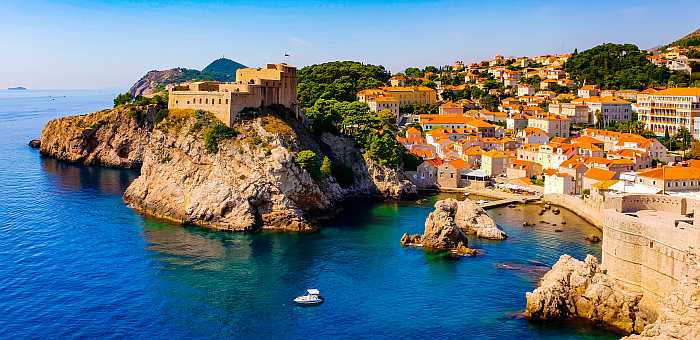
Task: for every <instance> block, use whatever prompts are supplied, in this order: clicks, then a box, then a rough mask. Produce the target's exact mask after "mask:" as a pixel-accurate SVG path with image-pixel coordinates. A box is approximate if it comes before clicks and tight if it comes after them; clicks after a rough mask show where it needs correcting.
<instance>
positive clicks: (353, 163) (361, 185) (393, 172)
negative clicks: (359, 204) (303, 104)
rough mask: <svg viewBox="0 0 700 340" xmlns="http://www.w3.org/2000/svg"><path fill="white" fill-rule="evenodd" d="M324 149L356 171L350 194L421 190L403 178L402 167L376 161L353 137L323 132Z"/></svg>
mask: <svg viewBox="0 0 700 340" xmlns="http://www.w3.org/2000/svg"><path fill="white" fill-rule="evenodd" d="M320 141H321V143H322V146H323V147H325V149H326V150H325V151H328V153H330V154H331V156H332V157H333V158H334V159H335V160H336V161H338V162H340V163H342V164H343V165H344V166H346V167H348V168H350V169H351V170H352V173H353V174H354V181H353V184H352V186H350V187H349V188H347V190H345V194H346V195H347V196H349V197H352V196H355V197H367V196H378V197H383V198H394V199H400V198H411V197H415V196H417V194H418V189H417V188H416V186H415V185H414V184H413V183H411V182H410V181H408V180H406V179H404V174H403V171H401V170H398V169H392V168H387V167H384V166H381V165H378V164H376V163H375V162H373V161H372V160H371V159H368V158H366V157H364V156H363V155H362V154H361V153H360V152H358V150H357V147H356V146H355V143H354V141H353V140H352V139H350V138H347V137H341V136H338V135H334V134H330V133H324V134H323V135H322V136H321V140H320Z"/></svg>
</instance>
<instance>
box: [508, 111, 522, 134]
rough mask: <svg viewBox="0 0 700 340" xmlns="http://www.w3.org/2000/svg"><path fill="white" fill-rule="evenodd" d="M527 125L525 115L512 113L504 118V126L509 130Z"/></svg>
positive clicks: (520, 128) (519, 128)
mask: <svg viewBox="0 0 700 340" xmlns="http://www.w3.org/2000/svg"><path fill="white" fill-rule="evenodd" d="M526 127H527V116H524V115H521V114H512V115H511V116H509V117H508V118H506V128H508V129H509V130H522V129H524V128H526Z"/></svg>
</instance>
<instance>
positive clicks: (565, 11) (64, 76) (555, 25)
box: [0, 0, 700, 89]
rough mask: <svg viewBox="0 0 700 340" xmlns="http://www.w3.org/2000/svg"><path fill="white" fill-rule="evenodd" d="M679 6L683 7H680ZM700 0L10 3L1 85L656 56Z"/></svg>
mask: <svg viewBox="0 0 700 340" xmlns="http://www.w3.org/2000/svg"><path fill="white" fill-rule="evenodd" d="M671 3H672V5H670V4H671ZM698 14H700V1H697V0H688V1H686V0H674V1H672V2H668V1H595V0H589V1H554V0H550V1H508V0H500V1H468V0H464V1H393V0H384V1H364V0H356V1H333V0H326V1H307V2H297V1H286V0H283V1H262V0H258V1H181V0H175V1H135V0H132V1H118V0H110V1H96V0H95V1H92V0H91V1H34V0H17V1H15V0H3V1H0V46H1V47H2V48H1V49H0V51H2V53H0V89H2V88H6V87H10V86H25V87H28V88H32V89H127V88H128V87H129V86H130V85H131V84H132V83H134V82H135V81H136V80H138V79H139V78H140V77H141V76H143V75H144V74H145V73H146V72H147V71H149V70H154V69H158V70H161V69H168V68H172V67H187V68H194V69H200V70H201V69H202V68H204V67H205V66H206V65H207V64H209V63H210V62H211V61H212V60H214V59H216V58H220V57H221V56H225V57H227V58H230V59H233V60H235V61H237V62H240V63H242V64H244V65H247V66H251V67H252V66H260V65H264V64H266V63H272V62H280V61H282V58H283V54H284V53H287V54H289V55H290V56H289V57H288V58H287V60H286V62H288V63H290V64H293V65H296V66H299V67H302V66H305V65H310V64H315V63H321V62H326V61H333V60H357V61H361V62H365V63H371V64H380V65H384V66H385V67H386V68H387V69H388V70H390V71H391V72H394V73H395V72H400V71H402V70H404V69H405V68H406V67H412V66H418V67H423V66H425V65H445V64H451V63H452V62H453V61H455V60H463V61H465V62H474V61H478V60H481V59H486V58H490V57H493V56H494V55H495V54H503V55H506V56H534V55H539V54H549V53H552V54H553V53H565V52H571V51H573V49H574V48H578V50H579V51H582V50H585V49H587V48H590V47H593V46H595V45H598V44H601V43H605V42H614V43H633V44H636V45H638V46H639V47H640V48H651V47H655V46H658V45H661V44H665V43H668V42H671V41H673V40H675V39H677V38H679V37H681V36H683V35H685V34H687V33H689V32H691V31H693V30H695V29H697V28H700V15H698Z"/></svg>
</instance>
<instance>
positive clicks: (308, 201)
mask: <svg viewBox="0 0 700 340" xmlns="http://www.w3.org/2000/svg"><path fill="white" fill-rule="evenodd" d="M155 116H156V110H155V108H154V107H152V106H143V107H134V106H124V107H118V108H115V109H110V110H103V111H99V112H95V113H91V114H87V115H81V116H73V117H64V118H59V119H56V120H53V121H50V122H49V123H48V124H47V125H46V127H45V129H44V130H43V132H42V136H41V140H40V141H39V142H38V143H34V144H37V145H39V146H40V151H41V153H42V155H44V156H48V157H53V158H57V159H60V160H64V161H68V162H73V163H80V164H83V165H103V166H111V167H121V168H138V167H140V168H141V175H140V176H139V177H138V178H137V179H136V180H135V181H134V182H133V183H131V185H130V186H129V188H128V189H127V191H126V193H125V194H124V200H125V201H126V202H127V203H128V204H129V205H130V206H131V207H133V208H135V209H136V210H139V211H141V212H143V213H145V214H148V215H152V216H155V217H159V218H163V219H167V220H170V221H173V222H177V223H191V224H195V225H199V226H203V227H207V228H212V229H217V230H231V231H259V230H279V231H295V232H298V231H313V230H316V228H317V225H318V223H317V222H318V221H319V220H320V219H323V218H327V217H329V216H332V215H333V214H335V212H336V211H337V207H338V206H339V203H341V202H342V201H343V200H345V199H347V198H354V197H377V198H380V199H381V198H396V199H399V198H406V197H411V196H414V195H416V193H417V191H416V188H415V186H414V185H412V184H411V183H410V182H408V181H406V180H404V179H403V173H402V172H401V171H400V170H397V169H390V168H387V167H384V166H380V165H378V164H375V163H374V162H372V161H371V160H369V159H365V157H363V155H362V153H361V152H360V150H358V149H357V148H356V147H355V146H354V143H353V141H352V140H350V139H348V138H344V137H339V136H335V135H331V134H325V135H324V136H322V137H321V138H319V137H316V136H313V135H311V134H310V133H308V132H307V131H305V130H304V129H303V128H301V127H298V126H296V125H295V124H296V123H294V122H290V121H288V120H285V119H282V118H280V117H276V116H274V115H268V116H263V117H257V118H250V119H245V120H243V121H241V122H240V123H239V124H237V126H234V127H233V130H232V131H236V133H237V135H236V136H228V137H226V138H216V141H215V144H217V145H216V148H215V149H216V150H211V145H207V140H206V139H207V138H209V137H211V138H210V139H212V138H215V137H212V136H206V135H207V133H209V132H211V129H212V126H213V125H211V124H217V122H218V121H215V118H213V116H210V117H208V118H206V119H204V118H202V117H195V116H196V115H195V114H194V113H193V112H189V111H188V112H172V111H171V112H170V113H169V115H168V116H167V117H165V118H163V120H162V121H161V122H159V123H156V122H155ZM207 124H209V125H207ZM218 124H220V122H219V123H218ZM210 125H211V126H210ZM209 143H210V144H211V143H212V141H211V140H209ZM302 150H311V151H314V152H315V154H316V155H318V158H319V161H320V158H322V157H323V156H324V155H325V156H329V157H330V158H331V159H332V160H333V162H334V166H336V165H337V166H341V167H345V168H346V169H348V174H346V176H349V177H350V179H349V181H350V182H351V183H345V185H343V186H341V185H340V184H339V183H338V181H337V180H336V179H335V178H334V177H333V176H327V177H323V178H321V177H319V176H314V175H313V174H311V173H309V172H308V171H307V170H305V169H303V168H302V167H300V166H299V165H298V164H297V163H296V162H295V161H294V155H295V154H296V153H298V152H299V151H302ZM346 181H347V180H346Z"/></svg>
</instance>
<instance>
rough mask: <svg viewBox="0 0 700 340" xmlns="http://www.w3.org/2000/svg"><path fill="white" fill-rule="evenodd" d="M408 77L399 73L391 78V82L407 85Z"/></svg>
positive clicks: (392, 84) (397, 84)
mask: <svg viewBox="0 0 700 340" xmlns="http://www.w3.org/2000/svg"><path fill="white" fill-rule="evenodd" d="M407 80H408V78H406V76H402V75H398V76H393V77H391V78H389V84H391V86H406V81H407Z"/></svg>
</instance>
